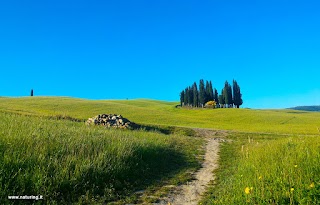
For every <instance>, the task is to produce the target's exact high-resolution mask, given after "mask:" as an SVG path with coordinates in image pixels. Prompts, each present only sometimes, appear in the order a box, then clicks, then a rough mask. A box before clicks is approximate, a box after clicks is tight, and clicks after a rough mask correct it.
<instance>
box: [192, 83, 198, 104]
mask: <svg viewBox="0 0 320 205" xmlns="http://www.w3.org/2000/svg"><path fill="white" fill-rule="evenodd" d="M192 90H193V106H195V107H198V106H199V99H198V97H199V94H198V87H197V83H196V82H194V83H193V86H192Z"/></svg>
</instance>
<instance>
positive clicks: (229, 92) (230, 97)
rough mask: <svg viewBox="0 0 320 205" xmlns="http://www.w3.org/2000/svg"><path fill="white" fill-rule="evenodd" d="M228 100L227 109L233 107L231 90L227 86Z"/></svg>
mask: <svg viewBox="0 0 320 205" xmlns="http://www.w3.org/2000/svg"><path fill="white" fill-rule="evenodd" d="M228 99H229V103H228V107H233V97H232V88H231V85H230V84H229V85H228Z"/></svg>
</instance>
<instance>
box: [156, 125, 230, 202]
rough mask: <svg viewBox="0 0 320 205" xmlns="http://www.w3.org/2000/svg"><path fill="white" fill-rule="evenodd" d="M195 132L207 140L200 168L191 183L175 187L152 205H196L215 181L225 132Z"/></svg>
mask: <svg viewBox="0 0 320 205" xmlns="http://www.w3.org/2000/svg"><path fill="white" fill-rule="evenodd" d="M195 130H196V131H197V133H198V134H199V135H200V136H203V137H205V139H206V140H207V143H206V147H205V149H206V152H205V156H204V161H203V163H202V168H200V169H199V170H198V171H197V172H195V173H194V180H193V181H191V182H189V183H187V184H184V185H180V186H177V187H175V188H174V190H173V191H172V192H171V193H170V194H169V195H168V196H166V197H165V198H163V199H161V200H160V202H158V203H154V205H168V204H170V205H196V204H198V202H199V201H200V199H201V195H202V194H203V193H204V192H205V191H206V188H207V185H208V184H209V183H210V181H212V180H214V179H215V176H214V174H213V170H215V169H217V168H218V159H219V155H218V154H219V142H220V141H225V139H224V137H225V136H226V135H227V132H225V131H220V130H219V131H218V130H207V129H198V128H197V129H195Z"/></svg>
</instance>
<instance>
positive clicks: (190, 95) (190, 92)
mask: <svg viewBox="0 0 320 205" xmlns="http://www.w3.org/2000/svg"><path fill="white" fill-rule="evenodd" d="M188 92H189V95H188V98H189V99H188V101H189V106H192V105H193V91H192V88H191V87H189V88H188Z"/></svg>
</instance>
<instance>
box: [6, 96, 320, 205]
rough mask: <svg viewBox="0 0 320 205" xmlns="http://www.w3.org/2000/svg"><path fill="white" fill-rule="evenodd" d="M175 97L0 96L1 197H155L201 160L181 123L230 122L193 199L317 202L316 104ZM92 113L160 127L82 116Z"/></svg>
mask: <svg viewBox="0 0 320 205" xmlns="http://www.w3.org/2000/svg"><path fill="white" fill-rule="evenodd" d="M175 105H177V103H175V102H163V101H155V100H145V99H139V100H84V99H76V98H62V97H25V98H0V121H1V123H0V130H1V132H0V153H1V154H0V172H1V173H2V174H1V175H0V181H1V182H2V186H0V193H1V195H0V203H1V204H8V203H9V202H8V201H7V200H6V199H7V198H6V197H7V196H8V195H39V194H42V195H44V196H45V198H46V200H45V203H47V204H101V203H106V202H107V203H109V202H111V201H117V202H115V204H126V203H142V202H144V203H150V202H154V200H156V198H157V197H159V196H161V195H163V194H164V193H165V192H166V191H168V188H167V186H165V185H172V184H174V185H176V184H181V183H184V182H185V181H186V180H190V179H191V178H192V175H191V173H192V171H194V170H196V169H198V168H199V166H200V162H201V159H202V157H201V156H202V155H203V153H204V150H203V143H204V140H203V139H202V138H201V137H196V136H195V135H194V133H193V132H192V130H190V129H189V128H190V127H200V128H201V127H202V128H211V129H224V130H230V131H231V132H230V133H229V136H228V138H229V139H230V142H224V143H221V150H220V161H219V166H220V168H219V169H218V170H216V182H215V186H213V187H212V188H211V189H209V191H208V193H207V194H206V197H205V198H204V199H203V201H202V204H208V205H209V204H248V203H249V204H317V203H320V192H319V190H320V175H319V173H320V146H319V144H320V137H319V136H320V131H319V129H320V113H317V112H305V111H296V110H252V109H185V108H176V107H175ZM101 113H106V114H108V113H116V114H122V115H123V116H124V117H126V118H128V119H129V120H131V121H134V122H136V123H139V124H146V125H152V126H155V125H156V126H160V127H161V129H163V130H167V131H168V132H167V133H169V134H162V133H158V132H147V131H143V130H135V131H131V130H112V129H105V128H102V127H94V126H90V127H88V126H85V125H84V123H83V121H84V120H86V119H87V118H89V117H92V116H95V115H97V114H101ZM64 119H67V120H64ZM68 119H69V120H68ZM168 126H179V127H180V128H179V129H172V127H168ZM176 131H177V132H176ZM190 133H191V134H190ZM140 189H144V190H146V193H147V194H146V195H145V196H144V197H142V198H140V197H139V196H137V195H136V194H134V193H135V191H137V190H140ZM148 193H150V195H151V196H152V197H150V198H148V197H147V196H148ZM41 203H42V202H41V201H39V204H41Z"/></svg>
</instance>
